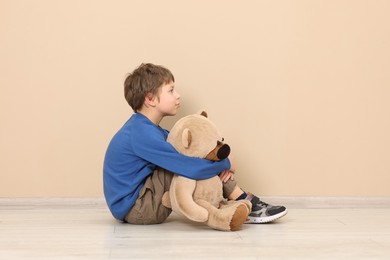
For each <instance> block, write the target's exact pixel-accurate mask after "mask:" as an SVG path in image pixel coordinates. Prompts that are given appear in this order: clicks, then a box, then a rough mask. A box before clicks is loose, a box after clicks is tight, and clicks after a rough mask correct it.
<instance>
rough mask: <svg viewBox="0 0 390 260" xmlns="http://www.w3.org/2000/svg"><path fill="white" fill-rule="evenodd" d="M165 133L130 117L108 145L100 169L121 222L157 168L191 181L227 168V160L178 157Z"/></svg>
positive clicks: (109, 200)
mask: <svg viewBox="0 0 390 260" xmlns="http://www.w3.org/2000/svg"><path fill="white" fill-rule="evenodd" d="M168 133H169V132H168V131H167V130H165V129H163V128H161V127H160V126H157V125H155V124H154V123H153V122H151V121H150V120H149V119H148V118H147V117H145V116H144V115H142V114H140V113H135V114H133V115H132V116H131V117H130V119H129V120H128V121H127V122H126V123H125V124H124V126H123V127H122V128H121V129H120V130H119V131H118V132H117V133H116V134H115V135H114V137H113V138H112V140H111V142H110V144H109V145H108V148H107V152H106V156H105V159H104V166H103V183H104V196H105V198H106V202H107V205H108V207H109V209H110V211H111V213H112V215H113V216H114V217H115V218H116V219H118V220H122V221H123V220H124V218H125V216H126V214H127V213H128V212H129V210H130V209H131V208H132V207H133V206H134V204H135V201H136V199H137V197H138V193H139V191H140V189H141V188H142V187H143V185H144V184H145V180H146V178H147V177H148V176H149V175H150V174H152V173H153V171H154V170H155V169H156V167H157V166H158V167H161V168H164V169H166V170H168V171H171V172H173V173H175V174H177V175H181V176H185V177H188V178H191V179H207V178H211V177H213V176H215V175H217V174H219V173H220V172H221V171H223V170H227V169H230V162H229V160H228V159H225V160H222V161H219V162H212V161H208V160H205V159H201V158H194V157H188V156H185V155H182V154H179V153H178V152H177V151H176V150H175V148H174V147H173V146H172V145H171V144H170V143H168V142H167V141H166V139H167V136H168Z"/></svg>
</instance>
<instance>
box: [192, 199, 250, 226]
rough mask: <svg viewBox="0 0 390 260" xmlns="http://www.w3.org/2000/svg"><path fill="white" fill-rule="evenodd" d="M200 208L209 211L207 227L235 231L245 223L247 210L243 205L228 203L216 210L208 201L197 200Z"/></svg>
mask: <svg viewBox="0 0 390 260" xmlns="http://www.w3.org/2000/svg"><path fill="white" fill-rule="evenodd" d="M196 203H198V204H199V205H200V206H202V207H204V208H205V209H206V210H208V211H209V219H208V220H207V225H208V226H210V227H212V228H214V229H218V230H223V231H236V230H238V229H240V227H241V225H242V224H243V223H244V222H245V221H246V218H247V217H248V214H249V210H248V207H247V206H246V205H245V203H238V202H236V203H229V204H226V205H221V206H222V207H220V208H216V207H214V206H213V205H211V204H210V203H209V202H208V201H205V200H197V201H196Z"/></svg>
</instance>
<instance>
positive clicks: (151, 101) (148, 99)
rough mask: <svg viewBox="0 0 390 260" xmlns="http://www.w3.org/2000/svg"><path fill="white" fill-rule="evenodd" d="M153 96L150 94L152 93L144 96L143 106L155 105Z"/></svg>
mask: <svg viewBox="0 0 390 260" xmlns="http://www.w3.org/2000/svg"><path fill="white" fill-rule="evenodd" d="M154 100H155V99H154V95H153V94H152V93H148V94H146V96H145V104H146V105H147V106H154V105H155V104H154Z"/></svg>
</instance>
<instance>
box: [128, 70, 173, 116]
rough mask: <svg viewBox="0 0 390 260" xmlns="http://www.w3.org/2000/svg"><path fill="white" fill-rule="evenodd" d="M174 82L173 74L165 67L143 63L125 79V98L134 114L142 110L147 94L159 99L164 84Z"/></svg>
mask: <svg viewBox="0 0 390 260" xmlns="http://www.w3.org/2000/svg"><path fill="white" fill-rule="evenodd" d="M171 81H172V82H174V81H175V78H174V77H173V74H172V73H171V72H170V71H169V70H168V69H167V68H164V67H163V66H160V65H154V64H151V63H146V64H144V63H142V64H141V65H140V66H139V67H138V68H136V69H135V70H134V71H133V72H132V73H129V74H128V75H127V77H126V79H125V83H124V85H125V98H126V101H127V103H129V105H130V106H131V108H132V109H133V110H134V112H137V111H138V110H139V109H141V108H142V105H143V104H144V100H145V97H146V95H147V94H149V93H151V94H153V95H155V96H157V97H158V92H159V87H160V86H161V85H162V84H164V83H165V84H168V83H169V82H171Z"/></svg>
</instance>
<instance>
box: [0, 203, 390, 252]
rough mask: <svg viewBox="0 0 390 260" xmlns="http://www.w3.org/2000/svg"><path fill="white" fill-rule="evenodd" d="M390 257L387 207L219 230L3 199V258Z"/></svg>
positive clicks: (300, 213)
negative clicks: (123, 219)
mask: <svg viewBox="0 0 390 260" xmlns="http://www.w3.org/2000/svg"><path fill="white" fill-rule="evenodd" d="M111 258H112V259H348V258H349V259H390V209H389V208H385V207H383V208H381V207H375V208H364V207H362V208H358V207H355V208H320V209H311V208H290V209H289V213H288V214H287V216H285V217H284V218H282V219H281V220H279V221H278V222H276V223H272V224H261V225H248V224H247V225H244V227H243V228H242V230H240V231H237V232H222V231H215V230H212V229H209V228H208V227H207V226H204V225H203V224H199V223H193V222H190V221H188V220H186V219H184V218H182V217H179V216H177V215H175V214H173V215H171V216H170V217H169V218H168V221H167V222H166V223H164V224H160V225H153V226H134V225H129V224H122V223H119V222H116V221H115V220H113V218H112V217H111V215H110V213H109V212H108V210H107V209H106V207H105V206H104V205H103V204H99V203H98V204H90V205H74V204H72V205H66V204H63V205H59V206H55V205H44V204H42V205H35V206H25V205H23V204H21V203H17V204H16V205H12V204H10V203H9V202H8V203H5V204H4V203H3V204H1V201H0V259H111Z"/></svg>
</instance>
